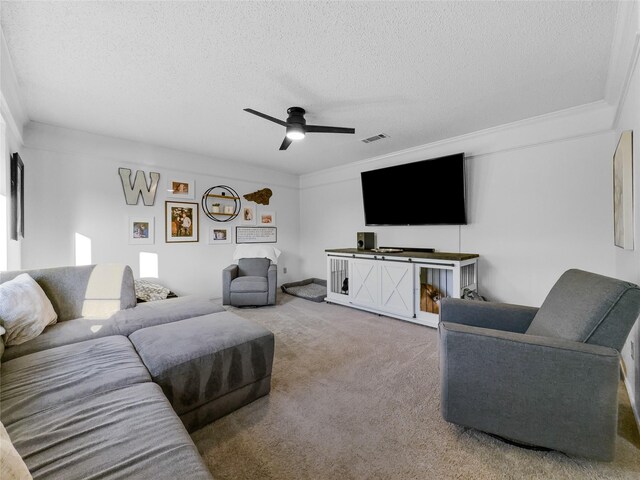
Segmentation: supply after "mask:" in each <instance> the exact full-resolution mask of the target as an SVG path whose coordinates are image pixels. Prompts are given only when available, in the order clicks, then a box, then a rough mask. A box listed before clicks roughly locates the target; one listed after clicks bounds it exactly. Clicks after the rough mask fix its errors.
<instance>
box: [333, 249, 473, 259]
mask: <svg viewBox="0 0 640 480" xmlns="http://www.w3.org/2000/svg"><path fill="white" fill-rule="evenodd" d="M325 252H327V253H340V254H343V255H371V256H374V255H375V256H378V257H401V258H430V259H432V260H449V261H454V262H462V261H464V260H470V259H472V258H477V257H479V256H480V255H478V254H477V253H451V252H415V251H411V250H403V251H402V252H386V253H381V252H373V251H371V250H358V249H357V248H328V249H326V250H325Z"/></svg>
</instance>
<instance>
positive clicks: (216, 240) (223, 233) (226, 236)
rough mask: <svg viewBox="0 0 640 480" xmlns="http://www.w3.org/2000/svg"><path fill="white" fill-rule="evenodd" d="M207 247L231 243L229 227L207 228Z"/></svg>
mask: <svg viewBox="0 0 640 480" xmlns="http://www.w3.org/2000/svg"><path fill="white" fill-rule="evenodd" d="M208 243H209V245H224V244H229V243H231V228H230V227H218V226H217V225H216V226H214V227H209V237H208Z"/></svg>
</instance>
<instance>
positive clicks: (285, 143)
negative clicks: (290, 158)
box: [280, 137, 293, 150]
mask: <svg viewBox="0 0 640 480" xmlns="http://www.w3.org/2000/svg"><path fill="white" fill-rule="evenodd" d="M292 141H293V140H291V139H290V138H289V137H284V140H283V141H282V145H280V150H286V149H287V148H289V145H291V142H292Z"/></svg>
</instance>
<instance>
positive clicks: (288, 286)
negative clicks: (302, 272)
mask: <svg viewBox="0 0 640 480" xmlns="http://www.w3.org/2000/svg"><path fill="white" fill-rule="evenodd" d="M280 288H282V291H283V292H284V293H288V294H289V295H293V296H294V297H300V298H304V299H305V300H311V301H312V302H323V301H324V298H325V297H326V296H327V281H326V280H320V279H319V278H307V279H306V280H301V281H300V282H291V283H283V284H282V285H281V287H280Z"/></svg>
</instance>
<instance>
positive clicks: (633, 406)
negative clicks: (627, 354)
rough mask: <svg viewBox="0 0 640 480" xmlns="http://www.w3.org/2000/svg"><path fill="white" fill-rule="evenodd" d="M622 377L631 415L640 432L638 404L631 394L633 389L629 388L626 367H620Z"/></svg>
mask: <svg viewBox="0 0 640 480" xmlns="http://www.w3.org/2000/svg"><path fill="white" fill-rule="evenodd" d="M622 377H623V380H624V386H625V388H626V389H627V395H628V396H629V403H631V410H633V416H634V418H635V419H636V426H637V427H638V431H639V432H640V411H639V410H638V405H636V402H635V398H634V397H633V396H632V395H631V393H632V392H633V389H632V388H631V383H630V379H629V377H628V376H627V369H626V368H622Z"/></svg>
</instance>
